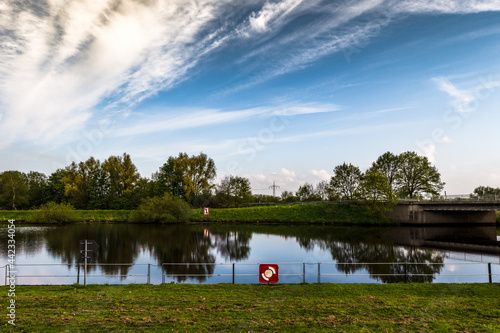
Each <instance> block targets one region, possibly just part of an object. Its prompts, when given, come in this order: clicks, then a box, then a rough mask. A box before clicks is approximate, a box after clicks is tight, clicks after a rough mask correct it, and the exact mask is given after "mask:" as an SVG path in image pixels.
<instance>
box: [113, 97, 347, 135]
mask: <svg viewBox="0 0 500 333" xmlns="http://www.w3.org/2000/svg"><path fill="white" fill-rule="evenodd" d="M338 110H340V107H338V106H336V105H333V104H288V105H282V106H276V107H275V106H266V107H258V108H250V109H243V110H235V111H223V110H216V109H210V110H182V111H181V112H179V111H177V112H174V111H172V110H169V111H170V112H168V111H167V112H163V113H161V114H155V115H151V116H149V117H148V116H147V115H144V114H143V115H141V117H140V118H138V119H130V120H133V121H134V125H132V126H128V127H124V128H121V129H118V130H115V131H114V132H113V133H112V134H111V135H112V136H136V135H144V134H150V133H155V132H160V131H178V130H183V129H188V128H197V127H203V126H210V125H220V124H225V123H229V122H237V121H243V120H248V119H250V118H252V117H257V116H259V117H273V116H276V117H285V116H299V115H306V114H315V113H325V112H333V111H338ZM131 118H134V116H132V117H131ZM141 118H142V120H141Z"/></svg>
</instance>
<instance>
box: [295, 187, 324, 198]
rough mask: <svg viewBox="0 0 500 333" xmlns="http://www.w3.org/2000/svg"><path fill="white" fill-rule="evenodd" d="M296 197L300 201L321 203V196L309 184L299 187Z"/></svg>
mask: <svg viewBox="0 0 500 333" xmlns="http://www.w3.org/2000/svg"><path fill="white" fill-rule="evenodd" d="M296 196H297V197H298V198H299V200H300V201H321V196H320V195H319V194H318V193H316V191H315V190H314V186H313V185H312V184H309V183H305V184H304V185H301V186H299V189H298V190H297V193H296Z"/></svg>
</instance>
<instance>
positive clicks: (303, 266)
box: [302, 262, 306, 283]
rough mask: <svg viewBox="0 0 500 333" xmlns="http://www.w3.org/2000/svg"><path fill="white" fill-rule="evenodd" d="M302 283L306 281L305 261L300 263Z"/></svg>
mask: <svg viewBox="0 0 500 333" xmlns="http://www.w3.org/2000/svg"><path fill="white" fill-rule="evenodd" d="M302 283H306V263H305V262H303V263H302Z"/></svg>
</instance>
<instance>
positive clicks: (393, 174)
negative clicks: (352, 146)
mask: <svg viewBox="0 0 500 333" xmlns="http://www.w3.org/2000/svg"><path fill="white" fill-rule="evenodd" d="M400 164H401V158H400V157H399V156H398V155H394V154H393V153H391V152H386V153H384V154H383V155H381V156H379V157H378V158H377V160H376V161H375V162H373V164H372V166H371V167H370V169H368V171H367V173H368V172H379V173H381V174H383V175H384V176H385V177H386V178H387V182H388V184H389V186H390V187H391V188H392V189H393V191H396V179H397V178H398V175H399V172H400Z"/></svg>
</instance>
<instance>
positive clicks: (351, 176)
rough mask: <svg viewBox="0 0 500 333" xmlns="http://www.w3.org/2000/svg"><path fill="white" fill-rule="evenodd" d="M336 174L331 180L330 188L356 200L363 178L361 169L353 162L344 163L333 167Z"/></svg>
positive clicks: (345, 197) (342, 196) (343, 196)
mask: <svg viewBox="0 0 500 333" xmlns="http://www.w3.org/2000/svg"><path fill="white" fill-rule="evenodd" d="M333 172H334V176H333V177H332V178H331V180H330V188H331V189H332V191H333V192H334V193H337V194H338V195H339V196H340V197H341V198H343V199H347V200H354V199H355V198H356V195H357V192H358V189H359V186H360V183H361V179H362V173H361V170H359V168H358V167H357V166H355V165H352V164H351V163H349V164H346V163H343V164H341V165H338V166H336V167H335V169H333Z"/></svg>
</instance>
